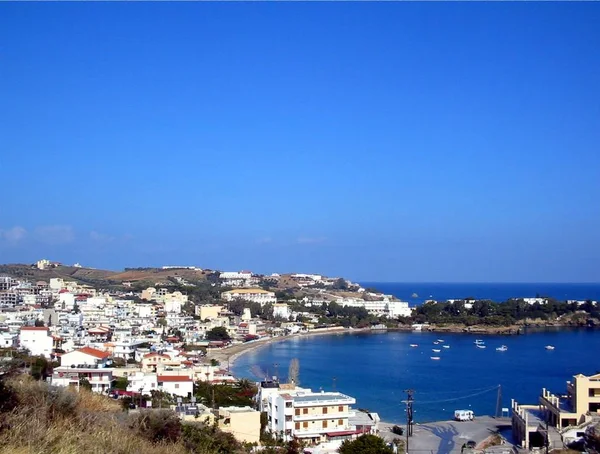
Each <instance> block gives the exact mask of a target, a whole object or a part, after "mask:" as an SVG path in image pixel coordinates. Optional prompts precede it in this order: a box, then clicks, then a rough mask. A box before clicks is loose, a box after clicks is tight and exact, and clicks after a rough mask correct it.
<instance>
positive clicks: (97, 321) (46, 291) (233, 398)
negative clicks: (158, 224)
mask: <svg viewBox="0 0 600 454" xmlns="http://www.w3.org/2000/svg"><path fill="white" fill-rule="evenodd" d="M506 304H507V305H506V306H504V307H503V308H502V310H503V311H504V312H502V313H499V312H498V311H500V309H498V307H497V305H494V303H491V302H481V301H476V300H470V299H465V300H456V301H445V302H435V301H431V302H427V303H425V304H423V305H421V306H418V307H416V306H411V305H409V303H408V302H405V301H400V300H399V299H398V298H395V297H394V296H392V295H386V294H383V293H381V292H378V291H377V289H374V288H363V287H362V286H361V285H359V284H357V283H354V282H351V281H349V280H347V279H344V278H340V277H333V278H332V277H326V276H322V275H318V274H271V275H261V274H255V273H252V272H250V271H239V272H238V271H216V270H210V269H201V268H198V267H194V266H164V267H162V268H128V269H125V270H124V271H121V272H113V271H104V270H95V269H92V268H85V267H82V266H81V265H79V264H76V265H74V266H65V265H62V264H60V263H57V262H51V261H49V260H40V261H38V262H37V263H35V264H31V265H29V264H28V265H2V266H0V349H1V352H2V357H3V361H4V362H3V371H6V369H7V368H9V367H14V368H21V369H22V370H26V371H27V372H28V373H29V374H30V375H32V376H33V377H35V378H36V379H38V380H44V381H46V382H48V383H49V384H50V385H51V386H55V387H62V388H71V389H77V390H80V389H82V388H85V389H87V390H91V391H92V392H95V393H99V394H104V395H106V396H110V397H111V398H113V399H115V400H116V401H119V402H121V403H122V405H123V408H124V409H126V410H127V411H139V409H141V408H146V409H156V408H160V409H162V408H170V409H172V410H173V411H174V412H175V413H176V414H177V415H178V416H179V417H180V418H181V420H183V421H198V420H201V421H209V422H210V423H211V424H214V425H216V426H218V428H219V429H220V430H222V431H224V432H229V433H230V434H232V435H233V437H235V439H236V440H237V441H238V442H240V443H247V444H252V445H254V446H258V445H263V446H264V445H265V444H268V443H269V441H268V440H276V441H277V442H279V443H292V442H296V441H298V440H300V441H301V442H302V444H303V446H305V447H306V448H307V449H309V447H310V448H311V449H312V450H307V451H304V452H312V453H326V452H338V449H340V446H341V445H342V443H344V442H347V441H348V442H350V441H353V440H357V439H358V438H359V437H360V436H362V435H365V434H370V435H373V436H376V437H381V438H382V439H385V442H386V443H387V444H388V445H387V446H388V448H389V449H390V450H392V451H393V452H398V449H401V445H402V443H401V441H400V438H397V437H395V435H398V436H400V435H402V433H403V430H402V428H400V427H398V426H395V427H393V430H392V428H391V426H390V427H387V429H386V430H387V432H386V430H384V424H383V423H382V422H381V421H380V418H379V416H378V414H377V413H376V412H374V411H367V410H359V409H357V402H356V399H355V398H354V397H352V396H349V395H346V394H344V393H343V392H340V391H336V390H329V391H328V390H318V391H317V390H311V389H309V388H302V387H300V383H299V382H300V380H299V377H298V370H299V365H298V363H297V361H292V363H291V364H290V365H289V369H288V370H287V371H285V370H284V369H285V367H284V365H282V371H281V372H282V373H281V374H279V371H275V373H274V374H273V373H271V374H268V373H263V374H262V376H257V382H256V383H252V382H250V381H248V380H246V379H239V378H238V377H235V376H233V374H232V372H231V363H230V361H231V360H233V359H235V357H236V355H238V354H240V353H241V352H243V351H244V350H245V349H249V348H252V347H253V346H256V345H260V344H261V343H264V342H270V341H273V340H276V339H280V338H286V337H288V336H303V335H309V334H311V333H323V332H325V333H327V332H338V331H343V332H345V331H355V330H382V329H403V328H404V329H424V327H427V326H429V324H430V323H432V322H438V323H439V322H440V320H442V321H446V322H452V321H454V322H456V321H457V320H458V321H461V320H462V319H458V317H471V318H475V319H477V320H492V318H493V317H495V318H494V320H496V321H497V319H498V318H499V317H505V318H511V317H513V315H512V312H510V311H512V310H514V311H516V312H518V313H519V314H531V315H532V316H534V315H535V316H538V317H542V318H544V317H546V314H552V315H551V316H548V317H551V318H559V317H563V316H569V317H571V318H572V317H574V316H576V315H577V314H580V315H581V314H583V315H581V319H582V320H585V321H586V323H587V322H588V321H590V320H593V319H594V317H597V316H598V304H597V303H596V302H593V301H571V302H568V301H566V302H554V301H551V300H550V299H547V298H530V299H526V298H522V299H519V300H517V301H512V302H507V303H506ZM480 311H484V312H485V313H483V312H480ZM516 312H515V313H516ZM452 317H455V319H453V318H452ZM486 317H487V318H486ZM490 317H492V318H490ZM548 317H546V319H548ZM515 320H517V319H516V318H515V319H514V320H511V323H513V322H515ZM462 322H463V323H464V320H462ZM425 329H426V328H425ZM280 375H281V376H280ZM586 380H587V381H586ZM586 380H584V379H583V378H576V381H575V382H574V383H575V386H577V384H578V383H581V386H587V388H586V389H588V388H589V389H592V390H593V392H594V393H600V390H599V389H596V388H593V387H592V388H590V386H591V385H589V383H592V384H593V383H595V382H596V381H597V380H600V378H598V377H591V378H589V380H588V379H586ZM590 380H591V381H590ZM569 386H571V387H573V385H572V384H571V385H569ZM589 389H588V391H587V392H591V391H589ZM573 392H575V391H573ZM590 395H592V394H590ZM593 396H594V399H595V398H596V396H597V394H593ZM544 399H545V400H544V402H546V404H547V407H548V411H550V412H552V411H555V410H556V409H557V408H558V410H556V411H558V412H559V413H557V416H556V417H555V419H554V422H555V425H556V426H557V427H558V428H559V429H560V427H561V425H565V424H566V425H572V424H580V423H581V422H582V421H584V420H585V417H584V415H583V413H582V412H584V409H583V407H584V406H585V405H584V404H581V406H582V407H581V408H582V410H581V412H580V413H582V414H577V415H575V416H573V415H572V414H571V413H569V414H568V415H566V416H565V415H562V416H561V413H560V412H561V411H562V410H561V409H560V408H561V407H560V406H559V404H558V400H559V399H560V398H559V397H557V396H554V395H551V394H549V393H548V394H547V395H546V394H544ZM592 400H593V399H592ZM595 402H596V401H595V400H593V402H591V403H590V405H592V404H593V405H595ZM577 405H580V402H579V400H578V401H577ZM588 406H589V405H588ZM577 408H578V407H577ZM590 408H591V407H590ZM373 410H376V409H373ZM512 411H513V419H514V424H513V425H514V427H515V431H517V432H516V433H517V434H518V436H519V437H521V439H522V444H523V445H525V446H524V447H528V446H529V443H530V442H532V441H531V440H532V439H533V443H535V440H536V439H535V437H536V436H537V435H533V436H532V435H531V432H532V429H531V428H530V427H529V424H530V422H531V421H532V418H533V416H531V415H530V414H532V413H531V412H532V410H531V409H530V408H529V407H527V406H523V405H519V404H517V403H513V407H512ZM577 411H579V410H577ZM261 415H263V416H261ZM324 415H326V416H324ZM408 424H409V426H410V422H409V423H408ZM386 434H387V435H386ZM532 437H533V438H532Z"/></svg>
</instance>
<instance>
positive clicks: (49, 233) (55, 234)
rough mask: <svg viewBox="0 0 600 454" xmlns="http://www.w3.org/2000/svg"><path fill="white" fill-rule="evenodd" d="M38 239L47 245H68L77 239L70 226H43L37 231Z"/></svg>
mask: <svg viewBox="0 0 600 454" xmlns="http://www.w3.org/2000/svg"><path fill="white" fill-rule="evenodd" d="M35 235H36V238H37V239H38V240H39V241H41V242H42V243H46V244H51V245H54V244H66V243H70V242H72V241H73V240H74V239H75V232H73V227H71V226H70V225H43V226H40V227H37V228H36V229H35Z"/></svg>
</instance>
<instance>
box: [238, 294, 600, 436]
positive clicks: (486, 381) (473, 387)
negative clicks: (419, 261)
mask: <svg viewBox="0 0 600 454" xmlns="http://www.w3.org/2000/svg"><path fill="white" fill-rule="evenodd" d="M362 285H363V286H373V287H376V288H378V289H379V290H380V291H382V292H384V293H391V294H393V295H395V296H397V297H398V298H400V299H403V300H408V301H411V300H416V301H415V302H414V304H419V303H422V302H423V301H424V300H426V299H429V298H435V299H447V298H450V299H452V298H465V297H471V296H472V297H475V298H486V299H487V298H489V299H492V300H495V301H503V300H506V299H507V298H510V297H521V296H522V297H528V296H536V294H539V295H544V296H552V297H554V298H557V299H561V300H562V299H576V300H584V299H593V300H600V285H598V284H582V285H581V286H578V284H392V283H388V284H382V283H364V284H362ZM486 285H489V287H487V288H486ZM413 293H416V294H418V295H419V297H418V298H411V295H412V294H413ZM406 295H408V296H406ZM422 295H426V296H422ZM430 295H433V296H431V297H430ZM479 339H481V340H483V341H484V342H485V346H486V348H477V347H476V344H475V340H479ZM435 342H438V343H437V344H436V343H435ZM411 344H413V345H417V346H416V347H412V346H411ZM502 345H505V346H506V347H507V350H506V351H498V350H496V348H498V347H500V346H502ZM547 345H551V346H554V347H555V348H554V350H547V349H546V348H545V347H546V346H547ZM444 346H447V347H448V348H444ZM434 349H435V350H440V351H439V352H434V351H433V350H434ZM433 356H437V357H439V358H440V359H439V360H434V359H431V358H432V357H433ZM293 358H297V359H298V360H299V363H300V374H299V376H300V385H301V386H302V387H307V388H311V389H312V390H313V391H319V390H326V391H331V390H336V391H339V392H342V393H345V394H347V395H350V396H352V397H354V398H356V401H357V402H356V405H355V407H356V408H364V409H368V410H370V411H375V412H377V413H379V415H380V416H381V418H382V420H384V421H386V422H392V423H397V424H401V423H403V422H405V419H406V413H405V404H404V403H403V400H405V399H406V391H407V390H409V389H412V390H413V391H414V402H415V403H414V419H415V421H416V422H418V423H425V422H430V421H438V420H445V419H450V418H452V416H453V414H454V410H458V409H467V410H473V411H474V412H475V415H495V414H496V413H497V412H498V413H499V414H501V413H502V409H508V408H510V404H511V400H512V399H514V400H516V401H517V402H520V403H533V404H535V403H537V401H538V397H539V395H540V393H541V390H542V388H543V387H545V388H547V389H549V390H551V391H552V392H554V393H556V394H564V393H566V381H567V380H571V379H572V376H573V375H576V374H579V373H582V374H594V373H599V372H600V330H594V329H586V328H582V329H567V328H546V329H535V330H533V329H532V330H529V331H527V332H526V333H525V334H523V335H518V336H498V335H485V336H475V335H471V334H459V333H457V334H440V333H425V332H384V333H381V332H379V333H355V334H332V335H323V336H310V337H304V338H302V337H297V338H291V339H287V340H283V341H281V342H275V343H272V344H268V345H265V346H263V347H261V348H258V349H256V350H252V351H249V352H248V353H246V354H244V355H242V356H241V357H240V358H239V359H238V360H237V361H236V362H235V363H234V364H233V367H232V372H233V373H234V374H235V375H236V376H238V377H245V378H249V379H252V380H262V379H264V378H266V377H272V376H278V377H280V379H281V380H286V378H287V370H288V366H289V364H290V361H291V360H292V359H293Z"/></svg>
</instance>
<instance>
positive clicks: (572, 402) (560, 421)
mask: <svg viewBox="0 0 600 454" xmlns="http://www.w3.org/2000/svg"><path fill="white" fill-rule="evenodd" d="M540 405H541V406H542V408H543V410H544V411H546V412H547V414H548V417H549V423H550V424H551V425H552V426H555V427H557V428H559V429H562V428H565V427H568V426H576V425H579V424H582V423H583V422H585V421H586V416H587V414H588V413H590V414H591V413H596V414H599V415H600V374H596V375H592V376H590V377H586V376H585V375H582V374H578V375H575V376H574V377H573V381H572V382H571V381H568V382H567V397H566V398H565V397H559V396H556V395H554V394H552V393H551V392H550V391H548V390H547V389H546V388H544V389H542V395H541V396H540Z"/></svg>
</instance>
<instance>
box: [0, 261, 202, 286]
mask: <svg viewBox="0 0 600 454" xmlns="http://www.w3.org/2000/svg"><path fill="white" fill-rule="evenodd" d="M0 276H11V277H14V278H18V279H26V280H29V281H33V282H35V281H46V282H48V281H49V280H50V279H52V278H63V279H66V280H73V281H77V282H80V283H82V284H94V285H99V286H102V285H107V286H110V285H118V284H122V283H123V282H126V281H130V282H139V281H149V282H152V283H154V282H168V281H169V278H173V277H181V278H183V279H185V280H187V281H189V282H197V281H202V280H205V279H206V276H207V273H206V272H204V271H198V270H189V269H183V268H173V269H168V270H163V269H161V268H140V269H127V270H124V271H110V270H99V269H94V268H79V267H74V266H57V267H55V268H49V269H47V270H39V269H37V268H36V267H34V266H31V265H25V264H8V265H0Z"/></svg>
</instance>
